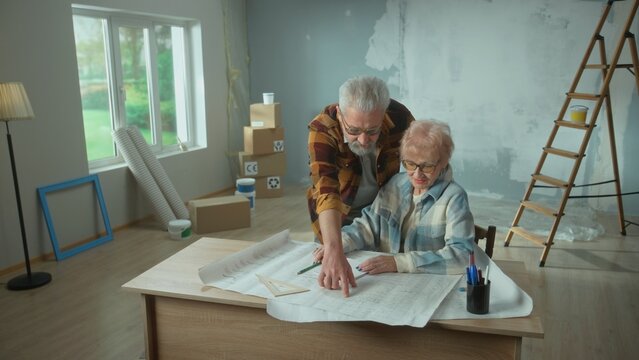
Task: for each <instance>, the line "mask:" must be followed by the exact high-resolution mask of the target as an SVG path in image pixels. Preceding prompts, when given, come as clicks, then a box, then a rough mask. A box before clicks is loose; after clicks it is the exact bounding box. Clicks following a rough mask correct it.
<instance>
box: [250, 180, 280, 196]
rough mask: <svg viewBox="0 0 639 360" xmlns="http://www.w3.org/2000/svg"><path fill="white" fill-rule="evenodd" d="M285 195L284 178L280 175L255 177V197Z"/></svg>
mask: <svg viewBox="0 0 639 360" xmlns="http://www.w3.org/2000/svg"><path fill="white" fill-rule="evenodd" d="M282 195H284V192H283V190H282V180H281V178H280V177H279V176H264V177H256V178H255V197H256V198H258V199H260V198H275V197H281V196H282Z"/></svg>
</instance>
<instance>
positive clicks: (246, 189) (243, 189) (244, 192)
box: [235, 178, 255, 211]
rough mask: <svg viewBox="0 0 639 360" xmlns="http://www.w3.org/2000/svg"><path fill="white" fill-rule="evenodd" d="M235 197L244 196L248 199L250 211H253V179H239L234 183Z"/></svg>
mask: <svg viewBox="0 0 639 360" xmlns="http://www.w3.org/2000/svg"><path fill="white" fill-rule="evenodd" d="M235 187H236V191H235V195H241V196H245V197H246V198H247V199H249V205H250V207H251V211H255V179H252V178H240V179H237V180H236V181H235Z"/></svg>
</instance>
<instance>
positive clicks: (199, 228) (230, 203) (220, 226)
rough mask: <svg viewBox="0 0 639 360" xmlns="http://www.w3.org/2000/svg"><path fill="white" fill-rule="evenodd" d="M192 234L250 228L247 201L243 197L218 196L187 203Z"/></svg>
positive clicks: (249, 210) (249, 211)
mask: <svg viewBox="0 0 639 360" xmlns="http://www.w3.org/2000/svg"><path fill="white" fill-rule="evenodd" d="M188 208H189V214H190V217H191V222H192V223H193V232H195V233H197V234H205V233H210V232H216V231H222V230H232V229H240V228H245V227H250V226H251V209H250V205H249V200H248V199H247V198H246V197H244V196H239V195H232V196H220V197H214V198H207V199H198V200H191V201H189V203H188Z"/></svg>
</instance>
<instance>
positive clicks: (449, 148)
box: [316, 120, 474, 274]
mask: <svg viewBox="0 0 639 360" xmlns="http://www.w3.org/2000/svg"><path fill="white" fill-rule="evenodd" d="M453 148H454V145H453V140H452V138H451V136H450V129H449V127H448V125H446V124H444V123H441V122H438V121H432V120H425V121H415V122H413V123H411V125H410V127H409V128H408V129H407V130H406V132H405V133H404V136H403V138H402V141H401V146H400V157H401V159H402V165H403V166H404V168H405V169H406V172H405V173H399V174H396V175H395V176H393V178H392V179H391V180H390V181H389V182H388V183H387V184H386V185H385V186H384V187H382V189H380V191H379V193H378V194H377V197H376V198H375V200H374V201H373V203H372V204H371V205H370V206H368V207H366V208H364V210H363V211H362V215H361V217H358V218H355V220H354V221H353V223H352V224H351V225H348V226H344V227H343V228H342V244H343V246H344V252H349V251H352V250H357V249H362V250H372V251H380V252H385V253H390V254H393V255H392V256H390V255H380V256H376V257H373V258H370V259H368V260H366V261H364V262H363V263H361V264H360V265H359V266H358V268H359V270H361V271H364V272H367V273H369V274H379V273H385V272H412V273H418V272H426V273H437V274H446V273H462V272H463V271H464V268H465V266H466V265H467V264H468V253H469V251H471V250H472V249H473V238H474V223H473V216H472V214H471V212H470V208H469V206H468V197H467V195H466V192H465V191H464V189H463V188H462V187H461V186H459V184H457V183H456V182H455V181H453V171H452V168H451V166H450V164H449V161H450V158H451V155H452V152H453ZM321 256H322V251H321V250H320V251H318V253H317V254H316V259H317V260H319V259H321Z"/></svg>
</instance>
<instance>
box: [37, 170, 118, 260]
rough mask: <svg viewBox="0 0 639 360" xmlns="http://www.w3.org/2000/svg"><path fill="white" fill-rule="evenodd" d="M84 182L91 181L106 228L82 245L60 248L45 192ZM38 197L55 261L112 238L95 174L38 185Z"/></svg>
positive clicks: (98, 181)
mask: <svg viewBox="0 0 639 360" xmlns="http://www.w3.org/2000/svg"><path fill="white" fill-rule="evenodd" d="M86 183H93V189H94V190H95V194H96V196H97V198H98V203H99V205H100V211H101V213H102V220H103V221H104V229H105V230H106V235H105V236H102V237H100V238H98V239H95V240H92V241H90V242H87V243H84V244H82V245H79V246H76V247H73V248H71V249H67V250H62V249H61V248H60V245H59V244H58V237H57V236H56V233H55V228H54V227H53V218H52V216H51V212H50V211H49V204H48V202H47V194H48V193H51V192H54V191H58V190H63V189H69V188H72V187H75V186H78V185H82V184H86ZM38 197H39V198H40V204H41V205H42V212H43V213H44V219H45V220H46V223H47V229H48V230H49V237H50V238H51V245H52V246H53V252H54V254H55V258H56V260H57V261H60V260H64V259H66V258H68V257H70V256H73V255H75V254H77V253H79V252H82V251H84V250H87V249H90V248H92V247H94V246H97V245H100V244H103V243H105V242H107V241H110V240H113V230H112V229H111V223H110V222H109V215H108V213H107V209H106V205H104V197H103V196H102V188H101V187H100V179H99V178H98V176H97V175H95V174H94V175H89V176H86V177H82V178H79V179H74V180H68V181H63V182H60V183H57V184H53V185H48V186H43V187H39V188H38Z"/></svg>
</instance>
